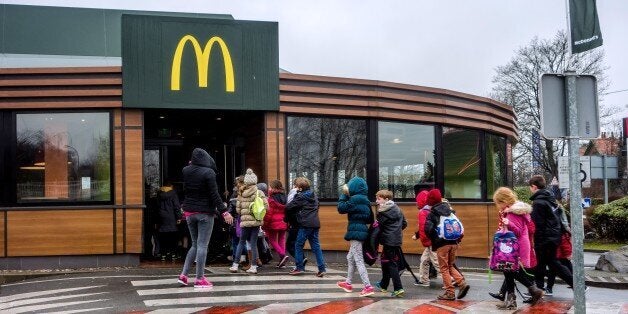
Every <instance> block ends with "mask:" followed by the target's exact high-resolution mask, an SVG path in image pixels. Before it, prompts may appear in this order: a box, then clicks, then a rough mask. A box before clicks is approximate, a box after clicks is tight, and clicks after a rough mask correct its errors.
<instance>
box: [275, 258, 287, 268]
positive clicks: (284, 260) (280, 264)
mask: <svg viewBox="0 0 628 314" xmlns="http://www.w3.org/2000/svg"><path fill="white" fill-rule="evenodd" d="M288 259H289V257H288V255H286V256H284V257H282V258H281V260H280V261H279V264H277V268H284V267H286V263H288Z"/></svg>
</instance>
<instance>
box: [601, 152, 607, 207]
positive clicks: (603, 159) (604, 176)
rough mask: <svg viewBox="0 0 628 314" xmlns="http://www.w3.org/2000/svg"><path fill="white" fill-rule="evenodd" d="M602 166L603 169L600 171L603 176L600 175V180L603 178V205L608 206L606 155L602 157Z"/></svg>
mask: <svg viewBox="0 0 628 314" xmlns="http://www.w3.org/2000/svg"><path fill="white" fill-rule="evenodd" d="M602 166H603V167H604V168H603V169H602V170H603V171H604V174H602V178H604V204H608V178H607V177H606V155H602Z"/></svg>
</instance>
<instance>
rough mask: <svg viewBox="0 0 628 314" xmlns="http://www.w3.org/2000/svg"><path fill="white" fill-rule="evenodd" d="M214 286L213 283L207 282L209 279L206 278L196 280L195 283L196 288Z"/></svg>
mask: <svg viewBox="0 0 628 314" xmlns="http://www.w3.org/2000/svg"><path fill="white" fill-rule="evenodd" d="M213 286H214V285H213V284H212V283H211V282H209V281H207V278H205V277H203V278H201V279H200V280H199V279H196V280H195V281H194V288H211V287H213Z"/></svg>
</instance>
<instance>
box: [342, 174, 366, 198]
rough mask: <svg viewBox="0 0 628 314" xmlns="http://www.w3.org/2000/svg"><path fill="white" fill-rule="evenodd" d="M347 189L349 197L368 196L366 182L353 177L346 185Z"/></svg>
mask: <svg viewBox="0 0 628 314" xmlns="http://www.w3.org/2000/svg"><path fill="white" fill-rule="evenodd" d="M347 187H349V195H350V196H353V195H358V194H359V195H364V196H367V195H368V187H367V185H366V181H365V180H364V179H363V178H360V177H353V178H351V180H349V183H347Z"/></svg>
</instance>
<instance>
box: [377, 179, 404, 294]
mask: <svg viewBox="0 0 628 314" xmlns="http://www.w3.org/2000/svg"><path fill="white" fill-rule="evenodd" d="M392 198H393V194H392V192H391V191H389V190H379V191H377V193H376V194H375V201H376V202H377V205H378V207H377V223H378V224H379V229H380V235H379V242H380V243H381V244H382V245H383V246H384V248H383V250H382V255H381V257H380V261H381V264H382V280H380V281H379V282H377V283H376V284H375V286H376V287H377V288H378V289H380V290H381V291H382V292H387V291H388V290H387V289H388V283H389V282H390V280H391V279H392V283H393V292H392V293H391V296H393V297H398V298H401V297H403V294H404V292H405V291H404V290H403V285H402V284H401V276H400V274H399V266H398V264H399V263H403V262H404V259H403V256H401V254H402V253H401V244H402V240H403V234H402V230H403V229H405V228H406V227H407V226H408V222H407V221H406V218H405V217H404V216H403V213H402V212H401V209H399V206H397V204H395V202H393V200H392Z"/></svg>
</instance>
